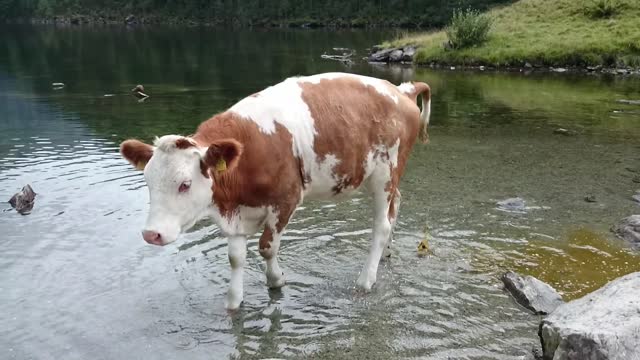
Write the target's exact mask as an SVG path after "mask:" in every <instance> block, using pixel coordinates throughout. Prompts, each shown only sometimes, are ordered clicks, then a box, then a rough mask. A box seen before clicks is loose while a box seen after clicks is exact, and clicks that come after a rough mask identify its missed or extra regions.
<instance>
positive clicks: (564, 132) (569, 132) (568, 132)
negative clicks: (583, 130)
mask: <svg viewBox="0 0 640 360" xmlns="http://www.w3.org/2000/svg"><path fill="white" fill-rule="evenodd" d="M553 133H554V134H558V135H564V136H573V135H576V132H575V131H573V130H567V129H564V128H557V129H555V130H553Z"/></svg>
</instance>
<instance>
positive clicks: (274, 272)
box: [260, 225, 285, 289]
mask: <svg viewBox="0 0 640 360" xmlns="http://www.w3.org/2000/svg"><path fill="white" fill-rule="evenodd" d="M280 238H282V232H277V230H276V229H275V228H274V229H272V228H271V227H270V226H269V225H267V226H265V229H264V232H263V233H262V236H261V237H260V255H262V257H263V258H264V260H265V262H266V263H267V271H266V272H265V273H266V275H267V286H268V287H269V288H271V289H277V288H281V287H282V286H284V282H285V281H284V273H283V272H282V270H281V269H280V265H279V264H278V250H279V249H280Z"/></svg>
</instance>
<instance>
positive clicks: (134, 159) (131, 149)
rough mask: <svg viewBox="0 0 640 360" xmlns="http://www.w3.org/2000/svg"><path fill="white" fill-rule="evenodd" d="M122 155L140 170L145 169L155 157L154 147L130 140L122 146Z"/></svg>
mask: <svg viewBox="0 0 640 360" xmlns="http://www.w3.org/2000/svg"><path fill="white" fill-rule="evenodd" d="M120 154H122V156H123V157H124V158H125V159H127V161H129V162H130V163H131V164H132V165H133V166H135V168H136V169H138V170H144V167H145V166H146V165H147V163H148V162H149V159H151V157H152V156H153V146H151V145H149V144H145V143H143V142H142V141H140V140H136V139H129V140H126V141H124V142H122V144H120Z"/></svg>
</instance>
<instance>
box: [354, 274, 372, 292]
mask: <svg viewBox="0 0 640 360" xmlns="http://www.w3.org/2000/svg"><path fill="white" fill-rule="evenodd" d="M375 282H376V280H375V279H373V280H372V279H370V278H369V277H368V276H366V275H364V276H363V275H360V277H359V278H358V281H356V286H357V287H358V288H359V289H361V290H364V291H365V292H369V291H371V288H372V287H373V284H374V283H375Z"/></svg>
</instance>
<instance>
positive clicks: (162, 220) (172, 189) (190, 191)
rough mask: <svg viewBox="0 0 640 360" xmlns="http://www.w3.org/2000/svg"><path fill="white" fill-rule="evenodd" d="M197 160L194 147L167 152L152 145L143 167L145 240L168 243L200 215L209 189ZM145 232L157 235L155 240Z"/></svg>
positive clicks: (206, 203) (204, 206)
mask: <svg viewBox="0 0 640 360" xmlns="http://www.w3.org/2000/svg"><path fill="white" fill-rule="evenodd" d="M200 161H201V155H200V153H199V151H198V150H197V148H195V147H194V148H188V149H184V150H179V149H176V150H174V151H169V152H165V151H162V150H158V149H156V151H155V152H154V154H153V157H151V159H150V160H149V163H148V164H147V166H146V167H145V168H144V178H145V180H146V181H147V187H148V188H149V200H150V206H149V215H148V217H147V222H146V224H145V227H144V232H145V234H144V236H145V240H148V241H149V242H151V243H153V244H155V245H166V244H169V243H171V242H173V241H175V240H176V239H177V238H178V235H179V234H180V233H181V232H183V231H186V230H188V229H189V228H191V227H192V226H193V224H195V223H196V221H198V220H200V219H201V218H202V217H204V215H205V214H206V210H207V207H208V206H209V205H210V204H211V198H212V195H213V193H212V190H211V187H212V181H211V179H210V178H207V177H205V176H204V175H203V174H202V172H201V171H200ZM149 233H155V234H158V235H160V236H159V237H157V240H158V241H157V242H158V243H155V242H154V239H153V237H149V236H150V234H149ZM151 235H152V234H151Z"/></svg>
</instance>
